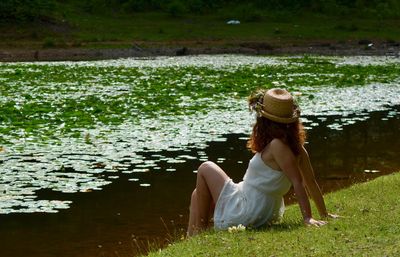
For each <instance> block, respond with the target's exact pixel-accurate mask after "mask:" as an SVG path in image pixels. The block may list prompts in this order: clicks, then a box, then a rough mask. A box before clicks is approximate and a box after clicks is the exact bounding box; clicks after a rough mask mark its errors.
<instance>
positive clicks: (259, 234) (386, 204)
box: [149, 173, 400, 256]
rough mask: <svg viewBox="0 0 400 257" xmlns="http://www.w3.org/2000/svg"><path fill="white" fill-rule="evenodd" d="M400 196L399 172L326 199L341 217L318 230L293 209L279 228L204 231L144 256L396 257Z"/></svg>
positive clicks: (333, 194)
mask: <svg viewBox="0 0 400 257" xmlns="http://www.w3.org/2000/svg"><path fill="white" fill-rule="evenodd" d="M399 191H400V174H399V173H397V174H392V175H387V176H383V177H380V178H377V179H375V180H373V181H370V182H367V183H363V184H357V185H354V186H352V187H350V188H347V189H344V190H341V191H338V192H335V193H330V194H328V195H326V196H325V201H326V203H327V207H328V210H330V211H331V212H334V213H337V214H339V215H342V216H343V218H341V219H338V220H330V222H329V224H328V225H326V226H323V227H321V228H311V227H304V226H303V225H302V224H301V221H300V220H301V215H300V212H299V210H298V206H297V205H292V206H289V207H288V208H287V211H286V213H285V218H284V220H283V223H282V224H280V225H275V226H272V227H270V228H266V229H264V230H260V231H245V232H238V233H229V232H215V231H209V232H205V233H203V234H201V235H199V236H195V237H193V238H190V239H187V240H182V241H178V242H175V243H174V244H172V245H170V246H168V247H167V248H166V249H164V250H162V251H159V252H151V253H150V254H149V256H399V255H400V247H399V245H398V243H399V242H400V213H399V211H398V210H399V208H400V201H399V200H398V192H399ZM314 213H316V211H315V209H314Z"/></svg>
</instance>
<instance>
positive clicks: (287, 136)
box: [247, 90, 306, 155]
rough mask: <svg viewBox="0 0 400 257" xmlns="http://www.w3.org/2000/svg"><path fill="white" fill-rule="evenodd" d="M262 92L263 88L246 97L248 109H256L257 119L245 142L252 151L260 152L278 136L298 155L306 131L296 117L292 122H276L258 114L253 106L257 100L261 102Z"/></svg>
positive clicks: (263, 91)
mask: <svg viewBox="0 0 400 257" xmlns="http://www.w3.org/2000/svg"><path fill="white" fill-rule="evenodd" d="M264 93H265V90H258V91H256V92H255V93H253V94H252V95H251V96H250V97H249V99H248V102H249V107H250V110H254V111H256V113H257V119H256V123H255V124H254V126H253V131H252V133H251V136H250V139H249V140H248V142H247V147H248V148H250V149H251V151H252V152H262V151H263V150H264V148H265V147H266V146H267V145H268V144H269V143H270V142H271V141H272V140H273V139H274V138H278V139H280V140H282V141H283V142H284V143H285V144H287V145H288V146H289V148H290V149H291V150H292V152H293V153H294V154H295V155H299V154H300V151H301V147H302V146H303V145H304V143H305V140H306V132H305V130H304V126H303V124H302V122H301V121H300V119H298V120H297V121H295V122H293V123H288V124H285V123H278V122H275V121H272V120H269V119H267V118H265V117H264V116H261V115H259V112H258V110H257V108H256V107H255V106H257V103H259V102H261V103H262V96H263V95H264Z"/></svg>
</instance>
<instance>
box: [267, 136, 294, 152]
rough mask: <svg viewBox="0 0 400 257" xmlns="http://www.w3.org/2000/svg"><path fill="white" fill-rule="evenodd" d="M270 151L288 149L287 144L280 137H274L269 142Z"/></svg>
mask: <svg viewBox="0 0 400 257" xmlns="http://www.w3.org/2000/svg"><path fill="white" fill-rule="evenodd" d="M270 147H271V151H273V152H275V151H287V150H289V151H290V148H289V146H288V145H287V144H286V143H285V142H284V141H283V140H281V139H279V138H274V139H272V141H271V143H270Z"/></svg>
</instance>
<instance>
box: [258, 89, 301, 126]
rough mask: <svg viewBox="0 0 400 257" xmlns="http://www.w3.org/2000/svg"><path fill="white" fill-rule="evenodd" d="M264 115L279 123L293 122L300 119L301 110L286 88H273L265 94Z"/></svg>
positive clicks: (262, 113)
mask: <svg viewBox="0 0 400 257" xmlns="http://www.w3.org/2000/svg"><path fill="white" fill-rule="evenodd" d="M260 113H261V115H262V116H264V117H265V118H267V119H270V120H272V121H275V122H279V123H292V122H295V121H297V120H298V119H299V111H298V110H297V109H296V106H295V104H294V101H293V97H292V95H291V94H290V93H289V92H288V91H286V90H285V89H280V88H273V89H270V90H268V91H267V92H266V93H265V94H264V100H263V106H262V108H261V110H260Z"/></svg>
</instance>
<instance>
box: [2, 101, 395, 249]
mask: <svg viewBox="0 0 400 257" xmlns="http://www.w3.org/2000/svg"><path fill="white" fill-rule="evenodd" d="M396 110H397V111H400V108H399V107H396ZM308 118H309V119H311V120H313V119H316V118H314V117H308ZM335 118H336V117H333V116H332V117H327V119H326V120H325V121H323V122H319V126H316V127H313V129H312V130H310V131H309V133H308V142H309V143H308V144H307V148H308V150H309V153H310V155H311V158H312V163H313V166H314V169H315V172H316V176H317V178H318V181H319V183H320V185H321V187H322V189H323V191H324V192H330V191H334V190H338V189H340V188H343V187H347V186H349V185H351V184H352V183H355V182H360V181H366V180H369V179H372V178H375V177H377V176H380V175H384V174H388V173H390V172H394V171H398V170H399V169H400V159H399V158H398V154H399V149H400V140H399V139H398V138H397V133H398V131H399V130H398V128H399V127H400V119H399V117H391V118H387V112H372V113H370V118H369V119H367V120H364V121H358V122H356V123H354V124H351V125H346V126H344V127H343V129H342V130H333V129H330V128H328V127H327V124H331V123H332V122H333V121H334V120H335ZM245 144H246V135H238V134H231V135H227V136H226V141H225V142H210V143H209V144H208V147H207V148H206V149H204V150H199V149H190V148H189V149H188V150H186V151H179V152H178V151H176V152H163V153H162V155H163V156H169V157H175V156H178V155H182V154H187V155H190V156H197V157H199V158H197V159H194V160H188V161H186V162H185V163H174V164H171V163H167V162H165V163H161V164H160V167H161V169H159V170H150V171H149V172H141V173H132V174H120V176H119V177H118V178H117V179H115V180H113V183H111V184H110V185H107V186H105V187H104V189H103V190H101V191H93V192H90V193H73V194H62V193H56V192H53V191H51V190H41V191H39V192H38V197H39V198H40V199H57V200H71V201H72V202H73V204H72V205H71V208H70V209H68V210H62V211H61V212H59V213H55V214H50V213H48V214H42V213H34V214H7V215H0V242H1V247H0V256H7V257H17V256H18V257H19V256H27V257H39V256H40V257H48V256H59V257H64V256H65V257H66V256H68V257H78V256H88V257H90V256H134V255H137V254H139V253H145V252H146V251H147V249H148V248H149V245H150V248H153V249H157V248H158V247H161V246H163V245H165V244H168V243H169V242H171V241H173V240H176V239H177V238H178V237H179V235H180V234H183V233H184V230H185V226H186V223H187V219H188V205H189V197H190V193H191V191H192V190H193V187H194V184H195V178H196V176H195V173H194V171H195V170H196V169H197V167H198V165H199V164H200V163H201V162H202V160H205V159H209V160H212V161H214V162H216V163H218V164H219V165H220V166H221V167H222V168H223V169H224V170H226V171H227V173H228V174H229V175H230V176H231V177H232V178H233V180H234V181H236V182H238V181H240V180H241V178H242V176H243V174H244V172H245V169H246V167H247V162H248V160H249V159H250V158H251V156H252V154H251V153H250V152H249V151H248V150H247V149H246V147H245ZM146 157H147V159H152V158H153V159H156V158H157V153H146ZM131 168H133V167H131ZM168 170H169V171H168ZM173 170H174V171H173ZM139 181H140V182H139ZM287 200H288V201H289V202H290V201H291V200H290V199H287ZM161 217H162V218H161ZM175 234H177V235H175Z"/></svg>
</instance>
